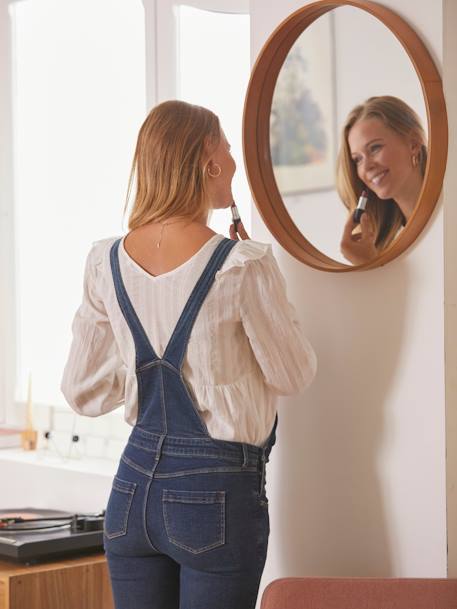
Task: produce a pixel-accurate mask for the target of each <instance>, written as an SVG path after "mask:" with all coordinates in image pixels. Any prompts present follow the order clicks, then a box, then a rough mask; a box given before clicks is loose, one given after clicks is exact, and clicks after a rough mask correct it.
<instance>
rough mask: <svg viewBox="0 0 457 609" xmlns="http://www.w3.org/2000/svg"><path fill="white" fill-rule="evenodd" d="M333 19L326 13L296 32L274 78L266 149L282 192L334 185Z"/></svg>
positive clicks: (309, 189) (331, 15) (325, 187)
mask: <svg viewBox="0 0 457 609" xmlns="http://www.w3.org/2000/svg"><path fill="white" fill-rule="evenodd" d="M333 20H334V17H333V14H332V12H329V13H327V14H326V15H324V16H322V17H321V18H319V19H318V20H317V21H315V22H314V23H313V24H312V25H311V26H310V27H308V28H307V29H306V30H305V32H303V34H302V35H301V36H299V38H298V39H297V40H296V42H295V43H294V45H293V46H292V48H291V49H290V51H289V53H288V55H287V57H286V60H285V62H284V64H283V66H282V68H281V71H280V73H279V76H278V80H277V82H276V87H275V90H274V94H273V103H272V108H271V116H270V151H271V160H272V164H273V171H274V175H275V178H276V182H277V184H278V188H279V190H280V192H281V194H282V195H288V194H299V193H304V192H309V191H313V190H324V189H330V188H334V176H335V159H336V134H335V131H336V116H335V115H336V103H335V102H336V100H335V96H336V93H335V89H336V86H335V62H334V47H335V44H334V22H333Z"/></svg>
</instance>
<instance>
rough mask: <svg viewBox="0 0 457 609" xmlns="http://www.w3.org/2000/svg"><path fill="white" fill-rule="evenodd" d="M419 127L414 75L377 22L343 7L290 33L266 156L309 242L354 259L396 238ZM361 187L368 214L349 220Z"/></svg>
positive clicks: (415, 191) (409, 204)
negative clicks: (299, 31) (292, 35)
mask: <svg viewBox="0 0 457 609" xmlns="http://www.w3.org/2000/svg"><path fill="white" fill-rule="evenodd" d="M369 98H377V101H376V100H369ZM364 100H367V101H366V102H364ZM422 125H427V123H426V110H425V103H424V99H423V95H422V89H421V86H420V82H419V79H418V77H417V74H416V71H415V69H414V66H413V64H412V63H411V61H410V59H409V57H408V55H407V53H406V52H405V50H404V49H403V46H402V45H401V43H400V42H399V41H398V40H397V38H396V37H395V36H394V35H393V34H392V32H391V31H390V30H389V29H388V28H387V27H385V26H384V24H383V23H382V22H381V21H379V20H378V19H376V18H375V17H373V16H372V15H370V14H369V13H367V12H366V11H364V10H361V9H358V8H355V7H351V6H342V7H338V8H337V9H334V10H332V11H329V12H328V13H326V14H325V15H323V16H322V17H320V18H319V19H317V20H316V21H314V22H313V23H312V24H311V25H310V26H309V27H308V28H307V29H306V30H305V31H304V32H303V33H302V34H301V35H300V36H299V37H298V38H297V40H296V41H295V43H294V44H293V46H292V47H291V49H290V51H289V53H288V56H287V57H286V60H285V61H284V63H283V66H282V68H281V71H280V73H279V76H278V79H277V82H276V86H275V90H274V95H273V103H272V112H271V117H270V152H271V159H272V164H273V170H274V175H275V180H276V183H277V186H278V189H279V192H280V194H281V197H282V199H283V201H284V204H285V206H286V209H287V211H288V213H289V215H290V216H291V218H292V220H293V221H294V223H295V224H296V226H297V227H298V229H299V230H300V231H301V232H302V234H303V235H304V236H305V237H306V239H308V241H310V242H311V243H312V245H313V246H314V247H316V248H317V249H319V250H320V251H322V252H323V253H324V254H326V255H327V256H329V257H331V258H333V259H334V260H337V261H338V262H343V263H345V264H355V265H357V264H362V263H363V262H367V261H369V260H372V259H373V258H374V257H376V256H377V255H378V254H379V253H380V251H382V250H383V249H384V248H386V247H387V246H388V245H389V243H391V242H392V241H393V240H394V239H395V237H396V236H397V235H398V234H399V232H400V231H401V230H402V227H403V226H404V225H405V223H406V222H407V221H408V218H409V217H410V216H411V213H412V211H413V209H414V205H415V203H416V202H417V200H418V197H419V193H420V190H421V186H422V179H423V175H424V172H425V165H426V161H427V150H426V136H425V133H424V129H423V127H422ZM375 138H376V139H377V140H378V139H379V141H377V142H376V143H377V145H378V146H381V147H378V148H375V147H373V146H374V144H375V142H371V140H373V139H375ZM371 143H372V144H373V146H372V147H371V148H370V147H369V146H370V145H371ZM367 146H368V147H367ZM386 155H387V156H386ZM376 163H377V165H376ZM375 170H377V171H376V172H375ZM363 190H366V191H367V195H368V196H367V199H368V201H367V206H366V210H367V211H366V212H365V213H364V214H362V216H361V222H360V224H357V225H356V224H354V223H353V222H352V220H351V218H352V217H353V210H354V208H355V206H356V205H357V202H358V200H359V198H360V195H361V193H362V191H363ZM348 212H349V213H348Z"/></svg>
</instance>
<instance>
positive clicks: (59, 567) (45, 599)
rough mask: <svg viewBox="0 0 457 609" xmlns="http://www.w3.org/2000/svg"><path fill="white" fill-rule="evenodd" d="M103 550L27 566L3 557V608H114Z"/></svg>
mask: <svg viewBox="0 0 457 609" xmlns="http://www.w3.org/2000/svg"><path fill="white" fill-rule="evenodd" d="M113 608H114V604H113V599H112V595H111V587H110V582H109V575H108V567H107V564H106V559H105V556H104V555H103V554H92V555H90V556H84V557H78V558H69V559H65V560H59V561H55V562H49V563H45V564H40V565H31V566H24V565H20V564H16V563H12V562H4V561H0V609H113Z"/></svg>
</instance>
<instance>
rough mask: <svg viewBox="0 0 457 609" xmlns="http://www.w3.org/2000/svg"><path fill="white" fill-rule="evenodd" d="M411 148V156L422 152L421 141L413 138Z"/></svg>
mask: <svg viewBox="0 0 457 609" xmlns="http://www.w3.org/2000/svg"><path fill="white" fill-rule="evenodd" d="M409 147H410V150H411V154H417V153H418V152H420V150H421V143H420V142H419V140H416V139H415V138H412V139H411V140H410V143H409Z"/></svg>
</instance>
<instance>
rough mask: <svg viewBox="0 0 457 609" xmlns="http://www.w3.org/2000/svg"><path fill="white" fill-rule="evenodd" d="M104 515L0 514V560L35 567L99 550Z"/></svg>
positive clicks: (23, 511)
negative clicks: (38, 563) (34, 564)
mask: <svg viewBox="0 0 457 609" xmlns="http://www.w3.org/2000/svg"><path fill="white" fill-rule="evenodd" d="M103 521H104V512H102V513H100V514H72V513H70V512H62V511H60V510H41V509H36V508H21V509H11V510H0V558H2V559H9V560H14V561H17V562H22V563H27V564H31V563H36V562H41V561H45V560H50V559H54V558H57V557H63V556H76V555H79V554H82V553H89V552H99V551H100V550H103Z"/></svg>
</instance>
